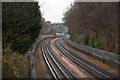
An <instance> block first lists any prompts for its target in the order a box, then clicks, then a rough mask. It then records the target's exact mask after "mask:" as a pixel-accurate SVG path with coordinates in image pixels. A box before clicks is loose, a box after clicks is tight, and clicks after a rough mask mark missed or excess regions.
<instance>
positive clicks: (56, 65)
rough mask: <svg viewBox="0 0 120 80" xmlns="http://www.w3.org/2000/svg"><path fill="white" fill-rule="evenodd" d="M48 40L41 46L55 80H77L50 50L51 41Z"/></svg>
mask: <svg viewBox="0 0 120 80" xmlns="http://www.w3.org/2000/svg"><path fill="white" fill-rule="evenodd" d="M51 40H52V39H47V40H46V41H45V42H44V43H43V44H42V46H41V48H42V49H41V50H42V54H43V57H44V60H45V62H46V64H47V66H48V68H49V70H50V72H51V74H52V76H53V78H55V79H57V80H59V79H64V78H67V79H75V77H74V76H73V75H72V74H71V73H70V72H69V71H68V70H67V69H66V68H65V67H64V65H63V64H62V62H61V61H59V60H58V59H57V58H56V57H55V55H54V54H53V52H52V51H51V50H50V46H49V44H50V41H51Z"/></svg>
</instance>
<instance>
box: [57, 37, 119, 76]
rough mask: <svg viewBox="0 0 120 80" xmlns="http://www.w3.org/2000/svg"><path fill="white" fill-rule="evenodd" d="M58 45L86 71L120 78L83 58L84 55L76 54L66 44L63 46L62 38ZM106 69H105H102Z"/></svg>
mask: <svg viewBox="0 0 120 80" xmlns="http://www.w3.org/2000/svg"><path fill="white" fill-rule="evenodd" d="M56 46H57V47H58V49H59V50H60V51H61V52H62V53H63V54H65V55H66V56H67V57H69V58H70V59H71V60H73V61H74V62H75V63H77V64H78V65H79V66H81V67H82V68H84V69H85V70H86V71H88V72H89V73H91V74H92V75H94V76H95V77H96V78H118V77H117V76H116V75H114V74H113V73H111V72H109V71H107V70H105V69H103V68H101V67H99V66H97V65H95V64H93V63H91V62H90V61H87V60H85V59H83V58H82V57H80V56H78V55H75V54H74V53H73V52H71V51H70V50H68V49H67V48H66V47H65V46H63V45H62V44H61V43H60V39H59V40H57V41H56ZM102 70H104V71H102Z"/></svg>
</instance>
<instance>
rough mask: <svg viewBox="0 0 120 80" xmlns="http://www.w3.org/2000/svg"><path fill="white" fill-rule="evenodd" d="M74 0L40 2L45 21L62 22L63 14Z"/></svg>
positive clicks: (43, 0)
mask: <svg viewBox="0 0 120 80" xmlns="http://www.w3.org/2000/svg"><path fill="white" fill-rule="evenodd" d="M73 1H74V0H38V2H39V5H42V7H41V12H42V16H43V17H44V18H45V21H51V22H52V23H54V22H62V18H63V14H64V12H65V11H66V10H67V9H66V8H68V7H70V5H71V3H72V2H73Z"/></svg>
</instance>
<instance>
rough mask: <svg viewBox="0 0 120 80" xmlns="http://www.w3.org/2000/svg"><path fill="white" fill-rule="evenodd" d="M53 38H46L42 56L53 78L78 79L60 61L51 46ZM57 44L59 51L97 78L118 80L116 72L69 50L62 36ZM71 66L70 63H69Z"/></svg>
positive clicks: (42, 46) (42, 47)
mask: <svg viewBox="0 0 120 80" xmlns="http://www.w3.org/2000/svg"><path fill="white" fill-rule="evenodd" d="M52 40H53V38H48V39H45V40H44V42H43V44H42V45H41V52H42V56H43V57H44V61H45V63H46V65H47V67H48V69H49V71H50V73H51V76H52V78H55V79H57V80H58V79H64V78H67V79H77V78H76V77H75V76H74V74H73V73H72V72H70V70H68V69H67V68H66V67H65V65H64V64H63V62H62V61H60V60H59V59H58V58H57V57H56V56H55V54H54V52H53V51H52V49H51V47H50V44H51V43H50V42H51V41H52ZM55 46H56V47H57V48H58V49H59V51H60V52H61V53H62V54H63V55H65V56H66V57H68V58H69V59H70V60H72V61H73V62H74V63H75V64H77V65H78V66H79V67H81V68H82V69H84V70H85V71H86V72H88V73H89V74H91V75H92V76H94V77H95V78H96V79H99V78H102V79H103V78H109V79H112V80H117V79H119V77H118V76H117V75H115V74H114V73H112V72H110V71H108V70H106V69H104V68H102V67H100V66H98V65H96V64H94V63H92V62H91V61H88V60H86V59H84V58H82V57H81V56H79V55H77V54H75V53H74V52H72V51H71V50H69V49H68V48H67V47H66V46H64V45H63V44H62V43H61V38H59V39H57V40H56V41H55ZM68 66H69V65H68Z"/></svg>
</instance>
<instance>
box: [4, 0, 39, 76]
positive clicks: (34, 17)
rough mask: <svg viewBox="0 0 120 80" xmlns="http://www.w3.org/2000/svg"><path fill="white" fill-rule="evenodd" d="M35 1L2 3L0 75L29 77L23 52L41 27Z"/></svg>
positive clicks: (34, 39) (34, 38) (26, 59)
mask: <svg viewBox="0 0 120 80" xmlns="http://www.w3.org/2000/svg"><path fill="white" fill-rule="evenodd" d="M39 8H40V7H39V6H38V3H37V2H3V3H2V35H3V36H2V42H3V55H2V56H3V57H2V77H3V78H29V77H30V76H28V75H29V74H30V72H29V68H30V65H29V60H28V57H27V54H25V53H26V52H27V51H28V49H29V48H30V47H31V45H32V44H33V43H34V42H35V41H36V38H37V37H38V35H39V33H40V29H41V13H40V10H39Z"/></svg>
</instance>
